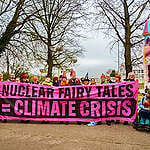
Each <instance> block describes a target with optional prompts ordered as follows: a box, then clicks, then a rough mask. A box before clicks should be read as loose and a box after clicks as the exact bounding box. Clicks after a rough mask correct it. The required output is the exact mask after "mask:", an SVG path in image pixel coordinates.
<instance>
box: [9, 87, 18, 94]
mask: <svg viewBox="0 0 150 150" xmlns="http://www.w3.org/2000/svg"><path fill="white" fill-rule="evenodd" d="M13 88H14V86H13V85H11V90H10V95H11V96H16V93H17V85H15V89H13ZM13 91H14V93H13Z"/></svg>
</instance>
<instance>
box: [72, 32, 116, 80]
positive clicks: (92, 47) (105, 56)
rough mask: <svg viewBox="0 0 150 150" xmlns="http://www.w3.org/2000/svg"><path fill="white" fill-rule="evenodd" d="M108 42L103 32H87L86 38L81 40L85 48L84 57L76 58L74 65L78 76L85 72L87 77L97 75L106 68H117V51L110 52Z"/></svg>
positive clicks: (106, 69) (83, 74)
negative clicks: (87, 74)
mask: <svg viewBox="0 0 150 150" xmlns="http://www.w3.org/2000/svg"><path fill="white" fill-rule="evenodd" d="M109 42H110V41H108V39H105V38H104V35H103V33H100V32H99V33H98V35H97V34H96V33H95V34H94V33H88V35H87V39H86V40H82V41H81V44H82V46H83V47H84V48H85V50H86V52H85V54H84V57H81V58H78V62H77V65H76V66H75V67H74V68H75V70H76V71H77V76H78V77H82V76H83V77H84V76H85V74H86V73H87V72H88V73H89V77H99V76H100V75H101V73H105V72H106V71H108V69H115V70H117V51H115V50H114V51H111V52H110V49H109V47H108V44H109Z"/></svg>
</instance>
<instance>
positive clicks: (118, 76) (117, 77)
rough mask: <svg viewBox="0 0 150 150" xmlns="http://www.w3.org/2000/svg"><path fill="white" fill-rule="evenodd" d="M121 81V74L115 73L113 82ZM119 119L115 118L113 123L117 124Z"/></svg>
mask: <svg viewBox="0 0 150 150" xmlns="http://www.w3.org/2000/svg"><path fill="white" fill-rule="evenodd" d="M120 82H121V76H120V75H119V74H116V75H115V83H120ZM119 123H120V120H116V121H115V124H119Z"/></svg>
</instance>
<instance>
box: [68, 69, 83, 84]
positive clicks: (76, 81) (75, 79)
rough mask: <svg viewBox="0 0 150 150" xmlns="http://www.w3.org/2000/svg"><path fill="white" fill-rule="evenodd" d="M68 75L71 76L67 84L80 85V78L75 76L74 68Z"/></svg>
mask: <svg viewBox="0 0 150 150" xmlns="http://www.w3.org/2000/svg"><path fill="white" fill-rule="evenodd" d="M70 77H71V79H70V80H69V85H70V86H73V85H81V82H80V80H79V79H77V78H76V72H75V71H74V70H72V71H71V73H70Z"/></svg>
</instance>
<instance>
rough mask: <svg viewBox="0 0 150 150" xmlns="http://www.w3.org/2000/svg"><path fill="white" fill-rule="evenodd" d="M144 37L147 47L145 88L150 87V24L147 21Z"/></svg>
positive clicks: (144, 58) (144, 54) (145, 53)
mask: <svg viewBox="0 0 150 150" xmlns="http://www.w3.org/2000/svg"><path fill="white" fill-rule="evenodd" d="M143 36H144V39H145V45H144V49H143V63H144V65H145V86H148V87H150V22H149V20H147V21H146V24H145V26H144V31H143Z"/></svg>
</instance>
